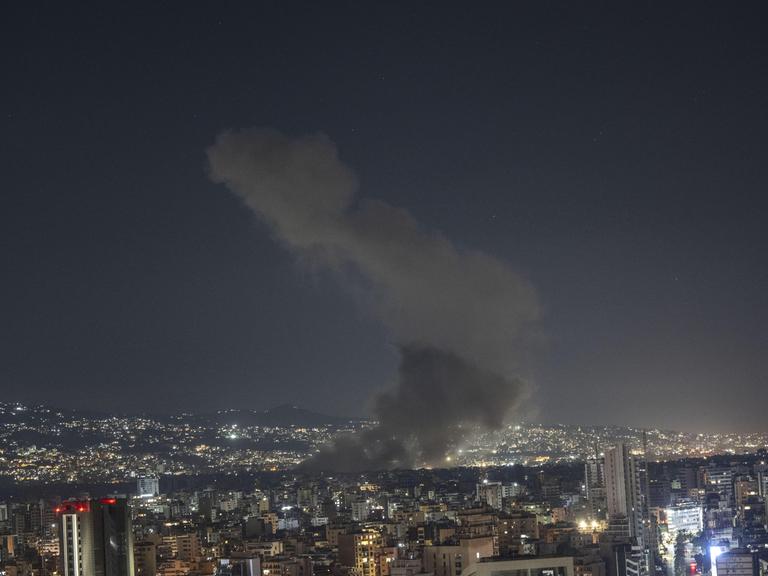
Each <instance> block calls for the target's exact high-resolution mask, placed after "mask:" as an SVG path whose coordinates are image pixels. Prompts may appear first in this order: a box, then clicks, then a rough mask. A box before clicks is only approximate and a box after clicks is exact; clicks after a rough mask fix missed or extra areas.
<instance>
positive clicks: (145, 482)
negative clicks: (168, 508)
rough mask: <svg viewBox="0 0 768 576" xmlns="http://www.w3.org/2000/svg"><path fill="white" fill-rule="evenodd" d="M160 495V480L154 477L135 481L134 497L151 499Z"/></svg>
mask: <svg viewBox="0 0 768 576" xmlns="http://www.w3.org/2000/svg"><path fill="white" fill-rule="evenodd" d="M159 494H160V480H159V479H157V478H154V477H145V478H138V479H137V480H136V495H137V496H138V497H139V498H152V497H153V496H158V495H159Z"/></svg>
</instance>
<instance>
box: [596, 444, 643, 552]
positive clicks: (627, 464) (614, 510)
mask: <svg viewBox="0 0 768 576" xmlns="http://www.w3.org/2000/svg"><path fill="white" fill-rule="evenodd" d="M605 496H606V500H607V503H606V504H607V507H608V518H609V521H616V522H617V524H620V523H622V522H620V520H621V519H623V518H626V520H627V522H626V525H627V531H628V533H627V537H629V538H634V539H635V540H636V542H637V544H638V545H640V546H644V545H646V544H647V542H645V537H644V536H645V535H644V517H643V510H644V507H645V505H644V498H643V484H642V481H641V478H640V468H639V466H638V463H637V461H636V459H635V458H634V457H633V456H631V455H630V454H629V450H627V447H626V446H625V445H624V444H622V443H619V444H617V445H616V447H615V448H613V449H611V450H609V451H608V452H606V454H605Z"/></svg>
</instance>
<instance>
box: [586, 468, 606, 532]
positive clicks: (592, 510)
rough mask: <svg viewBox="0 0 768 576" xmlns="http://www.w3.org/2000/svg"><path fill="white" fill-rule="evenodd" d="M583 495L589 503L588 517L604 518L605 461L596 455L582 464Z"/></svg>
mask: <svg viewBox="0 0 768 576" xmlns="http://www.w3.org/2000/svg"><path fill="white" fill-rule="evenodd" d="M584 494H585V496H586V498H587V502H589V515H590V516H591V517H592V518H594V519H603V518H605V516H606V513H607V512H606V507H607V505H606V500H605V461H604V460H603V459H602V458H600V456H599V455H597V454H596V455H595V457H594V458H590V459H589V460H587V461H586V462H585V463H584Z"/></svg>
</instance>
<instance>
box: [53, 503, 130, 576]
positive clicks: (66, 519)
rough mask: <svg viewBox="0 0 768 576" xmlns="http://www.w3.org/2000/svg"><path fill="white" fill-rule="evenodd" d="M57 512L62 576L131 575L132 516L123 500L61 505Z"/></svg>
mask: <svg viewBox="0 0 768 576" xmlns="http://www.w3.org/2000/svg"><path fill="white" fill-rule="evenodd" d="M56 513H57V517H58V524H59V543H60V549H61V553H60V556H59V562H60V571H61V574H62V575H63V576H133V574H134V570H133V536H132V534H131V515H130V509H129V508H128V504H127V502H126V501H125V500H124V499H116V498H102V499H100V500H78V501H69V502H64V503H63V504H62V505H61V506H59V507H58V508H57V509H56Z"/></svg>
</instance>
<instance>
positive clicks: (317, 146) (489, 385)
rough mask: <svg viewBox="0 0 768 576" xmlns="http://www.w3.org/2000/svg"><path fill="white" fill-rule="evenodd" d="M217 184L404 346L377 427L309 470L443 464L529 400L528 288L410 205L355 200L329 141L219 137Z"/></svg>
mask: <svg viewBox="0 0 768 576" xmlns="http://www.w3.org/2000/svg"><path fill="white" fill-rule="evenodd" d="M207 153H208V162H209V172H210V177H211V179H212V180H213V181H214V182H217V183H223V184H225V185H226V186H227V188H228V189H229V190H230V191H231V192H233V193H234V194H236V195H237V196H239V197H241V198H242V200H243V201H244V202H245V204H246V205H247V206H248V207H249V208H250V209H251V210H253V212H254V213H255V214H256V215H257V216H258V217H259V218H260V219H262V220H263V221H264V222H266V223H267V224H268V225H269V226H270V227H271V229H272V230H273V233H274V235H275V237H276V238H277V239H278V240H279V241H280V242H281V243H282V244H283V245H284V246H286V247H287V248H288V249H289V250H290V251H291V252H293V253H294V254H296V255H297V256H298V257H300V258H301V259H302V261H304V262H306V263H307V264H308V265H311V266H321V267H324V268H327V269H330V270H332V271H334V272H335V273H336V274H337V276H338V278H339V280H340V282H341V283H342V284H343V285H344V286H346V287H348V288H349V289H351V290H352V291H354V292H355V293H357V294H358V295H362V296H363V297H362V298H361V299H360V300H361V301H362V302H363V305H364V306H366V307H368V308H369V309H370V311H371V312H372V313H373V314H375V316H376V317H377V318H379V320H380V321H381V322H382V324H383V325H384V326H385V327H386V328H387V330H388V331H389V333H390V335H391V337H392V339H393V340H394V342H395V343H396V344H397V345H398V347H399V350H400V354H401V359H400V368H399V375H398V376H399V377H398V382H397V385H396V386H395V387H394V389H393V390H391V391H389V392H385V393H383V394H380V395H379V396H377V398H376V399H375V401H374V415H375V417H376V418H377V420H378V422H379V424H378V426H377V427H375V428H373V429H370V430H368V431H366V432H364V433H363V434H360V435H357V436H354V437H347V438H341V439H339V440H337V441H336V442H335V443H334V444H332V445H330V446H328V447H326V448H325V449H324V450H322V451H321V452H320V454H318V455H317V456H316V457H314V458H313V459H311V460H310V461H309V462H308V463H307V466H308V467H311V468H315V469H326V470H337V471H356V470H373V469H381V468H395V467H403V468H405V467H414V466H421V465H425V464H426V465H434V464H439V463H440V462H442V461H443V459H444V458H445V454H446V450H447V449H448V447H449V446H451V445H452V444H453V443H455V442H456V441H457V440H458V438H459V436H458V434H459V433H460V429H459V428H458V426H460V425H480V426H483V427H485V428H487V429H495V428H498V427H500V426H501V425H502V424H503V422H504V419H505V417H506V416H507V415H508V414H509V413H510V411H511V410H513V409H514V408H515V406H516V405H517V404H518V403H519V402H520V400H521V399H522V398H523V397H524V395H525V390H526V387H525V385H524V383H523V382H522V381H521V380H520V379H519V378H517V377H516V374H518V373H519V371H520V360H521V358H520V350H522V349H523V344H524V342H525V339H526V334H527V331H528V329H529V328H530V327H531V325H532V324H533V323H534V322H535V321H536V319H537V317H538V303H537V298H536V294H535V292H534V290H533V288H532V287H531V286H530V284H529V283H528V282H527V281H526V280H525V279H524V278H522V277H521V276H520V275H518V274H517V273H515V272H514V271H513V270H511V269H510V267H509V266H508V265H507V264H506V263H504V262H502V261H501V260H499V259H497V258H494V257H492V256H490V255H487V254H484V253H482V252H477V251H472V250H463V249H458V248H457V247H456V246H454V245H453V244H452V243H451V242H450V240H448V238H446V237H445V236H444V235H443V234H441V233H440V232H437V231H432V230H426V229H424V228H423V227H422V226H420V225H419V223H418V222H416V220H415V219H414V218H413V216H412V215H411V214H410V213H409V212H408V211H406V210H403V209H400V208H396V207H394V206H391V205H389V204H387V203H385V202H382V201H379V200H371V199H365V198H360V197H358V196H357V191H358V182H357V178H356V177H355V175H354V173H353V172H352V171H351V170H350V168H349V167H347V166H346V165H345V164H344V163H343V162H342V161H341V160H340V159H339V157H338V152H337V150H336V147H335V145H334V144H333V143H332V142H331V141H330V140H329V139H328V138H327V137H326V136H324V135H321V134H318V135H309V136H304V137H300V138H290V137H288V136H285V135H283V134H281V133H279V132H276V131H273V130H264V129H251V130H244V131H240V132H225V133H222V134H220V135H219V136H218V137H217V139H216V141H215V143H214V144H213V146H211V147H210V148H209V149H208V151H207Z"/></svg>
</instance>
